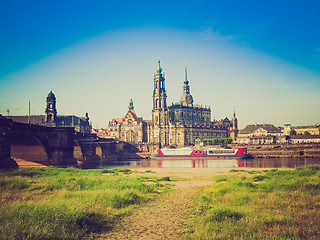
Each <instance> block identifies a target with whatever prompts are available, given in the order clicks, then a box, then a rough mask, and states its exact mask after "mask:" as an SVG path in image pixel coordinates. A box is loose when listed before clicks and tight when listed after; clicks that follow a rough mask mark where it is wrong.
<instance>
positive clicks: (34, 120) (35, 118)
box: [7, 115, 45, 124]
mask: <svg viewBox="0 0 320 240" xmlns="http://www.w3.org/2000/svg"><path fill="white" fill-rule="evenodd" d="M7 118H8V119H11V120H12V121H14V122H19V123H29V116H9V117H7ZM44 121H45V116H44V115H31V116H30V123H31V124H41V123H44Z"/></svg>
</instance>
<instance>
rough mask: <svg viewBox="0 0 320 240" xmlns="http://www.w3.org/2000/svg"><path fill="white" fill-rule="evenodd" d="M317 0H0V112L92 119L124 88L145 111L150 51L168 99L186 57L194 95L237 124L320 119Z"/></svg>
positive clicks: (116, 112)
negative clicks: (52, 112)
mask: <svg viewBox="0 0 320 240" xmlns="http://www.w3.org/2000/svg"><path fill="white" fill-rule="evenodd" d="M319 12H320V1H317V0H315V1H308V0H306V1H295V0H291V1H279V0H278V1H273V0H268V1H264V0H261V1H251V0H247V1H235V0H229V1H215V0H212V1H204V0H194V1H183V0H171V1H166V0H164V1H126V0H123V1H121V2H120V1H119V2H118V1H106V0H105V1H102V0H101V1H82V0H78V1H72V0H69V1H65V0H55V1H42V0H38V1H35V0H29V1H22V0H1V1H0V114H2V115H7V110H8V109H9V110H10V115H27V114H28V102H29V101H30V103H31V114H32V115H42V114H44V110H45V99H46V96H47V94H48V93H49V92H50V89H52V91H53V93H54V94H55V95H56V98H57V111H58V114H60V115H77V116H85V114H86V113H88V114H89V117H90V121H91V122H92V125H93V127H95V128H106V127H107V126H108V123H109V121H111V120H112V119H113V118H119V117H123V116H124V115H125V114H126V112H127V111H128V105H129V101H130V99H132V100H133V103H134V107H135V112H136V114H137V115H138V116H140V117H143V118H144V119H145V120H149V119H151V110H152V91H153V76H154V73H155V72H156V69H157V65H158V63H157V61H158V58H160V61H161V67H162V68H163V71H164V73H165V78H166V90H167V96H168V100H167V102H168V103H169V105H170V104H171V103H176V102H179V99H180V97H181V95H182V91H183V82H184V79H185V76H184V69H185V67H187V71H188V80H189V82H190V83H189V85H190V90H191V95H192V96H193V99H194V103H195V104H199V105H203V106H210V107H211V110H212V120H213V119H216V120H219V119H223V118H225V117H228V118H230V119H231V118H232V115H233V112H234V111H235V112H236V114H237V117H238V122H239V127H240V128H244V127H245V126H246V125H248V124H254V123H270V124H274V125H275V126H283V125H284V124H287V123H290V124H292V125H295V126H296V125H313V124H316V123H319V122H320V111H319V103H320V31H319V26H320V14H319Z"/></svg>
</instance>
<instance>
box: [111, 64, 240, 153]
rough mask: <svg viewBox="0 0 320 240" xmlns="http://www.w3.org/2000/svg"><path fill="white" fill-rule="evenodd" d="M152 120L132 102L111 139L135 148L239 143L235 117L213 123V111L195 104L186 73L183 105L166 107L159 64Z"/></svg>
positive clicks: (116, 121) (113, 127)
mask: <svg viewBox="0 0 320 240" xmlns="http://www.w3.org/2000/svg"><path fill="white" fill-rule="evenodd" d="M153 83H154V85H153V108H152V119H151V120H149V121H148V120H143V119H142V118H139V117H137V115H136V113H135V112H134V111H133V102H132V100H131V102H130V104H129V110H128V112H127V114H126V115H125V117H124V118H114V119H113V120H112V121H110V122H109V126H108V134H109V136H110V137H113V138H117V139H119V140H122V141H127V142H130V143H133V144H136V145H138V144H148V145H150V146H152V145H154V146H157V147H163V146H175V147H183V146H190V145H194V144H195V140H196V139H200V140H203V139H211V138H227V137H231V138H232V139H233V140H235V139H236V136H237V133H238V120H237V118H236V115H235V113H234V115H233V118H232V120H231V121H230V120H229V119H228V118H225V119H224V120H221V121H211V109H210V107H203V106H202V105H198V104H194V101H193V97H192V95H191V94H190V86H189V81H188V78H187V70H186V69H185V81H184V83H183V93H182V96H181V98H180V102H178V103H175V104H172V105H171V106H168V105H167V94H166V88H165V77H164V73H163V70H162V68H161V66H160V60H158V68H157V71H156V73H155V74H154V79H153Z"/></svg>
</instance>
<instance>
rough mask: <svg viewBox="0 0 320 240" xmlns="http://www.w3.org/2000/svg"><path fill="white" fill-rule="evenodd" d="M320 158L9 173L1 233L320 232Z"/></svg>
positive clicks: (310, 235) (0, 198)
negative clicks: (287, 165) (296, 164)
mask: <svg viewBox="0 0 320 240" xmlns="http://www.w3.org/2000/svg"><path fill="white" fill-rule="evenodd" d="M319 185H320V167H317V166H310V167H303V168H298V169H296V170H276V169H270V168H267V169H266V168H265V169H261V168H143V169H142V168H130V169H126V168H119V169H91V170H81V169H72V168H67V169H59V168H29V169H20V170H15V171H7V172H0V190H1V191H0V203H1V204H0V221H1V225H0V239H92V238H98V239H153V240H155V239H214V238H218V239H241V238H242V239H319V237H320V236H319V232H320V228H319V226H318V222H320V216H319V214H318V213H319V211H320V190H319Z"/></svg>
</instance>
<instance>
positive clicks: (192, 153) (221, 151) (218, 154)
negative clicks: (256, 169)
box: [150, 147, 248, 159]
mask: <svg viewBox="0 0 320 240" xmlns="http://www.w3.org/2000/svg"><path fill="white" fill-rule="evenodd" d="M247 156H248V152H247V149H246V148H237V149H225V148H207V149H192V148H190V147H185V148H162V149H158V151H157V152H155V153H153V154H151V156H150V157H151V158H238V159H239V158H240V159H241V158H246V157H247Z"/></svg>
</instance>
